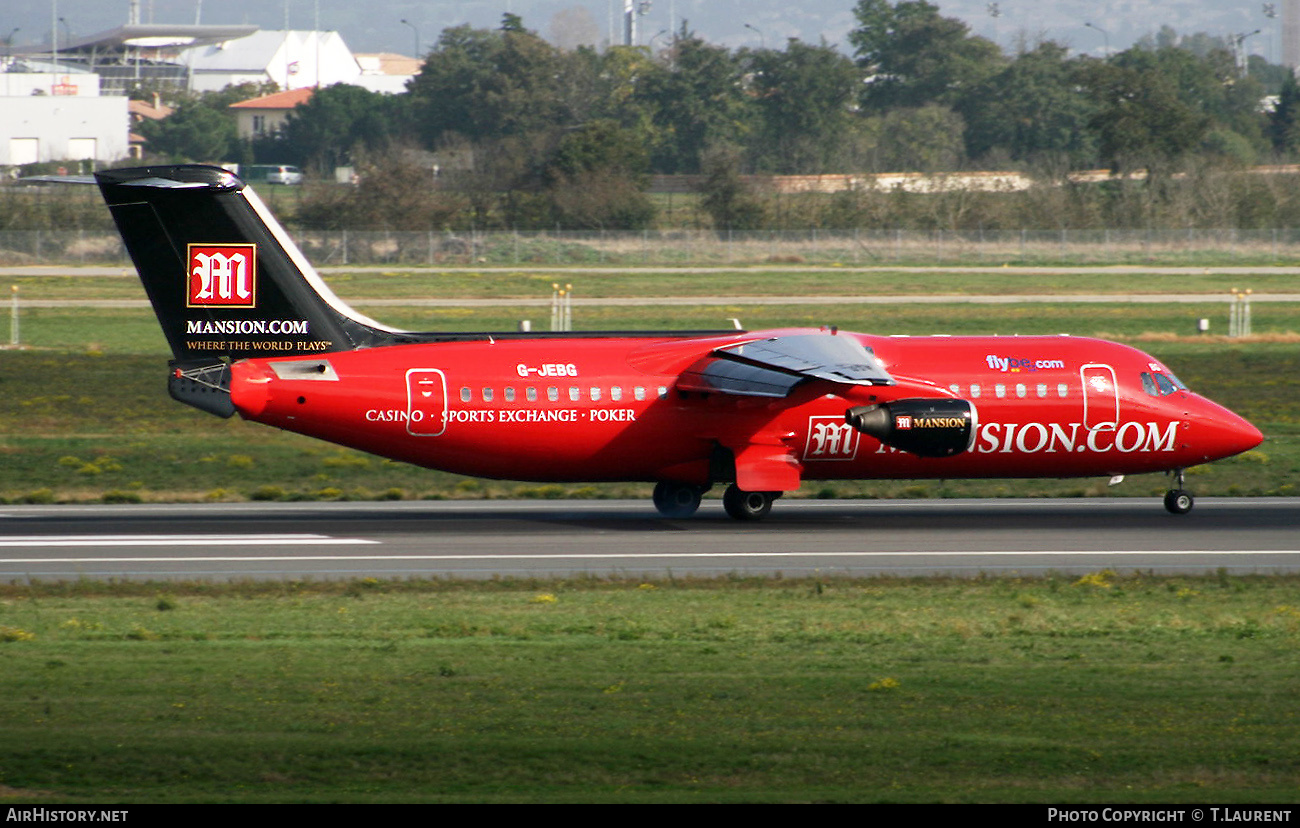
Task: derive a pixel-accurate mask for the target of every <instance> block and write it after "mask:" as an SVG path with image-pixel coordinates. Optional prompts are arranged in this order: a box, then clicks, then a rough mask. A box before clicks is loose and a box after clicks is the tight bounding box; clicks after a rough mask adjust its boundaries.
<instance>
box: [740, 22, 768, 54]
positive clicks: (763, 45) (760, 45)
mask: <svg viewBox="0 0 1300 828" xmlns="http://www.w3.org/2000/svg"><path fill="white" fill-rule="evenodd" d="M743 25H744V27H745V28H746V29H749V30H750V31H751V32H754V33H755V34H757V35H758V48H760V49H762V50H763V51H767V38H766V37H764V36H763V32H762V30H761V29H759V28H757V27H756V26H751V25H749V24H748V23H745V24H743Z"/></svg>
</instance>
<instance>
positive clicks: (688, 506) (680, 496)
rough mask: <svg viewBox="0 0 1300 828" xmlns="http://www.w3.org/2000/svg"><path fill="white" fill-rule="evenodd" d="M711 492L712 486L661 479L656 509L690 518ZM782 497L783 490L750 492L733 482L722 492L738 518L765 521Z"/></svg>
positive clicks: (727, 506) (729, 511)
mask: <svg viewBox="0 0 1300 828" xmlns="http://www.w3.org/2000/svg"><path fill="white" fill-rule="evenodd" d="M707 491H708V487H701V486H690V485H687V484H685V483H669V482H666V481H661V482H659V483H656V484H655V493H654V502H655V508H656V509H658V510H659V514H661V515H663V516H664V517H669V518H688V517H690V516H691V515H693V514H695V510H696V509H699V508H700V498H701V497H703V496H704V493H705V492H707ZM780 496H781V492H747V491H744V490H742V489H738V488H736V485H735V484H734V483H733V484H732V485H730V486H728V487H727V491H726V492H725V493H723V495H722V508H724V509H726V510H727V514H728V515H731V517H733V518H735V519H736V520H762V519H763V518H764V517H766V516H767V513H768V512H770V511H772V501H773V500H776V499H777V498H778V497H780Z"/></svg>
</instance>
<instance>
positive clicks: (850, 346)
mask: <svg viewBox="0 0 1300 828" xmlns="http://www.w3.org/2000/svg"><path fill="white" fill-rule="evenodd" d="M811 379H820V380H826V381H828V382H835V383H843V384H846V385H894V384H895V380H894V378H893V377H891V376H890V375H889V372H887V371H886V370H885V369H884V368H882V367H881V365H880V362H879V361H878V360H877V359H876V357H875V356H874V355H873V354H872V353H871V352H870V351H868V350H867V349H866V348H864V347H863V346H862V345H861V343H859V342H858V341H857V340H856V339H853V338H852V337H847V336H838V335H837V334H835V333H815V334H791V335H786V336H774V337H768V338H765V339H756V340H753V341H750V342H742V343H740V344H734V345H728V346H725V347H721V348H715V349H714V350H713V351H711V352H710V353H709V354H708V355H707V356H705V357H704V358H703V359H700V360H698V361H696V362H695V363H694V364H692V365H691V366H690V367H688V368H687V369H686V370H684V371H682V373H681V374H680V375H679V377H678V379H677V387H678V388H680V389H681V390H683V391H711V392H714V393H719V394H734V395H738V396H747V397H785V396H788V395H789V394H790V392H791V391H793V390H794V389H795V387H796V386H798V385H799V384H800V383H803V382H805V381H807V380H811Z"/></svg>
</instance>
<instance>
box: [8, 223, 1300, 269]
mask: <svg viewBox="0 0 1300 828" xmlns="http://www.w3.org/2000/svg"><path fill="white" fill-rule="evenodd" d="M291 235H292V236H293V237H294V239H295V240H296V241H297V243H298V245H299V246H300V247H301V248H302V250H303V252H304V253H305V254H306V256H307V258H308V259H309V260H310V261H311V262H312V263H314V264H315V265H317V266H318V267H330V266H357V267H367V266H380V267H440V266H448V267H450V266H474V265H479V266H484V267H529V266H538V267H542V266H562V265H586V266H597V267H598V266H603V265H608V266H662V267H673V266H684V265H696V266H729V265H736V266H745V265H763V264H769V265H796V264H808V265H823V266H836V265H838V266H882V265H884V266H889V265H898V266H945V265H946V266H954V267H955V266H963V265H1003V264H1007V265H1105V264H1138V265H1140V264H1162V265H1180V264H1182V265H1211V264H1217V265H1231V264H1269V263H1276V262H1291V261H1296V260H1300V230H1298V229H1291V228H1286V229H1275V230H1231V229H1229V230H1200V229H1188V230H1048V231H1045V230H996V231H994V230H989V231H964V232H953V231H946V230H935V231H915V230H845V231H835V230H808V231H787V230H771V231H767V230H757V231H739V230H737V231H721V232H717V231H706V230H646V231H632V232H621V231H555V232H510V231H504V232H438V231H431V232H385V231H370V230H338V231H318V230H302V231H296V232H292V233H291ZM51 264H60V265H123V266H126V265H129V259H128V258H127V256H126V253H125V250H124V249H123V248H122V244H121V241H120V240H119V238H118V237H117V235H116V234H115V233H109V232H99V231H89V230H70V231H49V230H23V231H4V232H0V266H8V267H12V266H20V265H51Z"/></svg>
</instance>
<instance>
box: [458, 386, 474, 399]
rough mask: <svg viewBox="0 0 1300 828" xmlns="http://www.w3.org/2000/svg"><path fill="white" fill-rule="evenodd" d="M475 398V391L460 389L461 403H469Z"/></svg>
mask: <svg viewBox="0 0 1300 828" xmlns="http://www.w3.org/2000/svg"><path fill="white" fill-rule="evenodd" d="M473 397H474V392H473V391H471V390H469V389H468V388H462V389H460V401H461V402H469V401H470V400H471V399H473Z"/></svg>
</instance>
